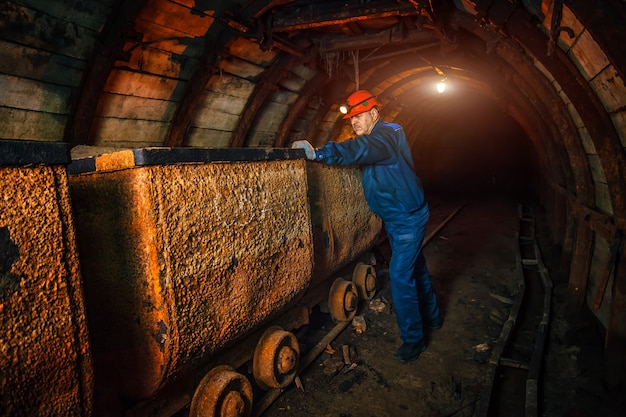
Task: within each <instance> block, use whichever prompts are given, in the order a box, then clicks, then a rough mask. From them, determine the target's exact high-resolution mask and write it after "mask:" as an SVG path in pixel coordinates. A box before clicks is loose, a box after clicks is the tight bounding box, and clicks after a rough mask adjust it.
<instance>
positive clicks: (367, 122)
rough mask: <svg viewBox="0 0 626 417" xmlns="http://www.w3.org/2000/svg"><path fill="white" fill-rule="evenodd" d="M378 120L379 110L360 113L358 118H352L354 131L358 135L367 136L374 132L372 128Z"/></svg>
mask: <svg viewBox="0 0 626 417" xmlns="http://www.w3.org/2000/svg"><path fill="white" fill-rule="evenodd" d="M377 120H378V110H376V109H375V108H373V109H370V110H368V111H366V112H363V113H359V114H357V115H356V116H352V117H351V118H350V123H351V124H352V129H353V130H354V133H356V134H357V135H367V134H369V133H370V132H371V131H372V128H373V127H374V125H375V124H376V121H377Z"/></svg>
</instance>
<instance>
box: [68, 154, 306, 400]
mask: <svg viewBox="0 0 626 417" xmlns="http://www.w3.org/2000/svg"><path fill="white" fill-rule="evenodd" d="M70 183H71V191H72V199H73V203H74V206H75V211H76V224H77V233H78V241H79V245H80V257H81V266H82V268H83V275H84V277H85V293H86V299H87V309H88V312H89V317H90V320H91V323H92V325H93V326H92V333H93V340H94V361H95V364H96V387H101V388H102V390H105V389H108V388H107V387H110V386H111V384H113V386H115V387H118V388H119V390H120V393H123V395H124V396H127V397H130V398H145V397H147V396H149V395H151V394H152V393H154V392H155V391H156V390H157V389H158V388H159V387H160V386H161V385H162V384H164V383H165V382H166V380H167V378H169V377H171V376H172V375H175V374H176V373H177V372H179V371H181V369H183V368H184V367H185V366H189V365H190V364H192V363H194V362H197V361H201V360H204V359H206V358H208V357H210V356H211V355H212V354H214V353H215V352H218V351H219V350H220V349H222V348H224V346H226V345H227V344H228V343H231V342H232V341H234V340H236V339H237V338H240V337H241V336H242V335H244V334H246V333H247V332H249V331H250V330H252V329H253V328H255V327H258V325H259V324H260V323H262V322H264V321H266V320H268V319H269V318H270V317H271V316H275V315H276V314H277V313H278V312H280V311H282V310H284V309H285V308H287V307H289V306H290V304H291V303H293V302H295V301H297V299H298V297H299V296H300V295H301V294H302V293H303V292H304V291H305V290H306V289H307V287H308V285H309V279H310V276H311V273H312V257H313V253H312V237H311V226H310V215H309V210H308V203H307V196H306V186H305V184H306V174H305V162H304V160H292V161H272V162H251V163H213V164H185V165H175V166H174V165H171V166H162V167H153V166H149V167H136V168H132V169H127V170H119V171H107V172H95V173H91V174H82V175H77V176H72V177H71V178H70ZM98 371H100V373H98Z"/></svg>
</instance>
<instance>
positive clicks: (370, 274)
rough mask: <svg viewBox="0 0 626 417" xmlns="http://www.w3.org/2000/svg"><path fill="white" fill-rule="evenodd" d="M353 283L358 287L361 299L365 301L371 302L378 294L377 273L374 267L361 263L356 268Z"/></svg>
mask: <svg viewBox="0 0 626 417" xmlns="http://www.w3.org/2000/svg"><path fill="white" fill-rule="evenodd" d="M352 282H354V285H356V288H357V290H358V292H359V298H361V299H363V300H371V299H372V297H374V294H375V293H376V271H375V270H374V267H373V266H372V265H367V264H364V263H363V262H359V263H358V264H357V265H356V266H355V267H354V272H353V273H352Z"/></svg>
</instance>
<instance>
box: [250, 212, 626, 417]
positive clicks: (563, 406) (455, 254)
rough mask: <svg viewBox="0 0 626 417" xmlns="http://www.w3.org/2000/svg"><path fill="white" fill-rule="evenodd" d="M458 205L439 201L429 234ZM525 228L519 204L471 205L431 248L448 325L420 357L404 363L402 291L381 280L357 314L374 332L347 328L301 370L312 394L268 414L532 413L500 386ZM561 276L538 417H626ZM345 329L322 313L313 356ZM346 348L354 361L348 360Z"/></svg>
mask: <svg viewBox="0 0 626 417" xmlns="http://www.w3.org/2000/svg"><path fill="white" fill-rule="evenodd" d="M457 205H458V204H454V205H449V204H448V205H440V206H439V205H437V204H432V202H431V207H432V215H431V222H430V229H429V230H432V228H433V227H435V226H436V225H437V224H439V223H440V222H441V221H442V220H443V219H444V218H445V217H447V216H448V215H449V214H450V213H451V212H452V211H453V210H454V208H455V207H456V206H457ZM541 222H542V220H541V216H539V217H538V220H537V224H538V227H539V228H542V229H541V230H540V232H541V233H539V232H538V236H539V235H541V234H542V233H543V236H544V238H543V240H544V242H543V243H544V244H545V245H547V247H546V249H545V251H544V249H543V248H542V256H543V258H544V262H546V264H547V265H548V269H550V268H551V267H554V265H558V260H559V259H558V257H559V253H558V249H557V248H554V247H551V246H550V245H549V243H546V242H547V239H545V236H546V233H545V231H546V229H545V223H544V224H543V225H542V223H541ZM519 224H520V218H519V207H518V205H517V204H514V203H511V202H506V201H502V200H483V201H471V202H468V203H467V204H466V206H465V208H464V209H463V210H462V211H460V212H459V213H458V215H456V216H455V217H454V218H453V219H452V220H451V221H450V223H449V224H448V225H447V226H446V227H445V228H443V229H442V230H441V231H439V232H438V233H437V234H436V235H434V237H433V238H432V239H431V241H430V242H429V243H428V245H427V246H426V247H425V255H426V258H427V261H428V266H429V270H430V272H431V275H432V280H433V285H434V287H435V290H436V293H437V296H438V300H439V305H440V309H441V311H442V316H443V320H444V325H443V328H441V329H439V330H436V331H430V332H427V333H426V338H427V343H428V347H427V349H426V351H425V352H424V353H422V355H421V356H420V357H419V359H418V360H416V361H415V362H412V363H409V364H402V363H399V362H398V361H397V360H396V359H395V358H394V356H393V354H394V352H395V350H396V349H397V348H398V346H399V345H400V344H401V340H400V338H399V334H398V329H397V326H396V322H395V315H394V310H393V303H392V301H391V295H390V293H389V289H388V286H387V285H386V281H384V280H381V282H382V283H383V284H382V288H380V290H379V291H378V292H377V294H376V295H375V297H374V298H373V299H372V300H371V301H362V302H361V306H360V309H359V311H358V316H360V317H362V318H363V319H364V322H365V325H366V328H365V329H364V330H363V329H362V327H361V328H360V327H358V326H355V325H353V324H350V325H349V326H347V327H346V329H345V330H344V331H343V332H342V333H340V335H339V336H338V337H337V338H336V339H335V340H333V341H332V342H331V343H330V344H329V345H328V347H327V349H326V351H325V352H323V353H322V354H320V355H319V356H318V357H317V358H316V359H315V360H314V361H313V362H312V363H311V365H310V366H308V367H307V368H306V369H305V370H304V371H303V372H301V374H300V380H301V382H302V384H301V388H298V387H296V386H295V385H293V384H292V385H291V386H290V387H288V388H287V389H286V390H285V392H284V393H283V394H282V395H281V396H280V397H279V398H278V399H277V400H276V401H275V402H274V403H273V404H272V405H271V406H269V408H267V410H266V411H265V412H264V413H263V414H262V415H263V416H264V417H282V416H317V417H326V416H327V417H357V416H359V417H387V416H388V417H403V416H407V417H409V416H410V417H416V416H428V417H452V416H455V417H468V416H477V417H483V416H484V417H487V416H499V415H507V416H514V415H520V416H523V415H524V394H523V390H524V388H523V384H522V385H521V387H522V388H519V387H515V386H513V387H512V388H510V389H508V391H507V389H500V388H501V385H504V384H505V383H506V384H508V383H509V382H507V381H504V377H503V374H501V373H500V371H499V368H496V365H494V364H493V357H494V349H496V350H497V349H498V340H499V338H500V336H501V334H502V329H503V323H504V322H505V321H506V319H507V317H509V313H510V311H511V307H512V304H511V301H512V300H514V299H515V297H516V294H517V293H518V285H519V281H520V274H519V268H518V267H517V264H519V262H518V258H517V257H516V253H517V248H516V246H517V245H518V237H517V236H518V235H517V234H518V228H519ZM427 234H428V233H427ZM538 239H539V240H541V238H538ZM540 243H541V242H540ZM388 255H389V254H388V251H386V250H385V249H384V248H383V249H382V250H381V251H380V252H379V256H378V259H379V261H378V265H377V267H376V268H377V271H378V273H379V274H381V276H382V277H383V278H384V273H385V268H386V265H385V262H384V261H385V258H387V257H388ZM551 265H552V266H551ZM553 275H554V277H553V279H554V287H553V296H554V304H553V305H554V306H555V307H554V308H553V313H552V316H553V321H552V322H551V324H550V326H551V327H550V333H549V337H548V340H547V342H546V356H545V358H544V360H543V364H542V368H541V369H542V376H541V379H540V393H539V402H540V404H539V410H538V413H537V414H536V415H538V416H546V417H560V416H563V417H574V416H577V417H585V416H589V417H592V416H593V417H595V416H606V417H613V416H618V415H620V416H624V415H625V414H624V412H623V411H622V410H624V409H626V408H624V406H625V404H624V403H623V400H619V399H617V398H616V397H615V396H610V395H609V394H608V393H606V391H605V389H604V388H603V386H602V382H601V367H602V348H601V340H602V335H601V334H599V331H598V330H597V326H596V325H595V324H594V323H593V321H592V320H585V319H581V320H577V321H574V322H573V323H570V322H567V321H565V319H564V314H565V313H564V311H563V308H562V307H561V306H562V305H564V302H563V301H564V296H565V291H566V288H567V283H566V282H563V278H562V277H559V276H558V270H556V271H555V273H554V274H553ZM381 308H382V311H381ZM334 325H335V323H333V322H332V320H331V319H330V316H329V315H328V314H325V313H322V312H317V313H315V314H313V316H312V323H311V324H310V325H309V326H307V327H306V328H303V329H299V330H298V331H296V335H297V336H298V340H299V341H300V344H301V349H302V355H304V354H306V352H307V349H309V348H310V347H311V346H313V345H314V344H316V343H317V342H318V341H319V340H321V339H322V337H323V335H324V333H325V332H328V331H329V330H330V329H331V328H332V327H333V326H334ZM344 346H347V347H346V348H344ZM344 349H348V351H349V353H350V354H349V355H348V356H349V358H348V360H347V361H346V357H345V356H344V354H343V352H344ZM522 371H524V370H522ZM524 372H525V371H524ZM524 378H525V377H524ZM518 379H519V378H518ZM523 382H525V381H522V383H523ZM520 390H521V391H520ZM490 403H492V404H493V403H496V405H495V406H494V405H490ZM503 404H504V405H508V408H507V407H503ZM502 410H508V411H502ZM511 410H515V411H511ZM516 413H517V414H516Z"/></svg>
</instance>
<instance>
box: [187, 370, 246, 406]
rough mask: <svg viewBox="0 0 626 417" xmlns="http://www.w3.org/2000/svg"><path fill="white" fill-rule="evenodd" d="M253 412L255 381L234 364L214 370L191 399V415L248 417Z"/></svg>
mask: <svg viewBox="0 0 626 417" xmlns="http://www.w3.org/2000/svg"><path fill="white" fill-rule="evenodd" d="M251 411H252V384H250V381H248V379H247V378H246V377H245V376H243V375H241V374H240V373H238V372H236V371H235V370H234V369H233V368H232V367H231V366H228V365H221V366H216V367H215V368H213V369H211V370H210V371H209V372H208V373H207V374H206V375H205V376H204V378H202V381H200V384H198V388H196V392H195V393H194V395H193V399H192V400H191V408H190V410H189V416H190V417H248V416H250V413H251Z"/></svg>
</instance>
